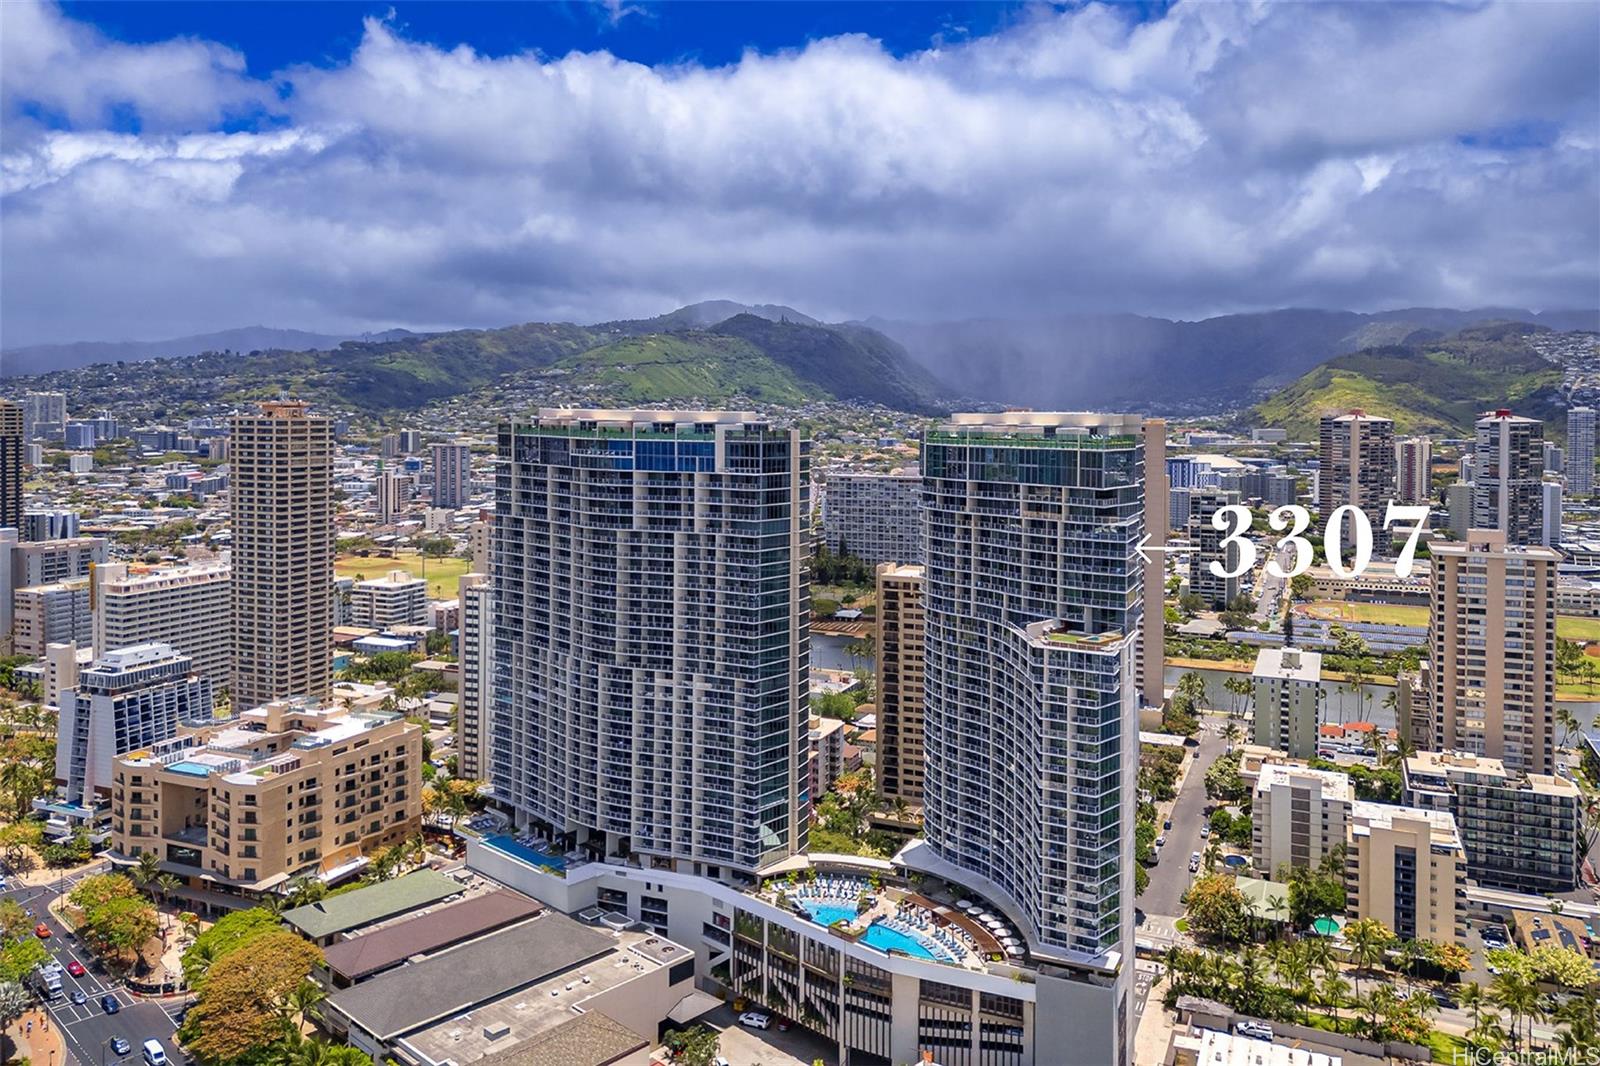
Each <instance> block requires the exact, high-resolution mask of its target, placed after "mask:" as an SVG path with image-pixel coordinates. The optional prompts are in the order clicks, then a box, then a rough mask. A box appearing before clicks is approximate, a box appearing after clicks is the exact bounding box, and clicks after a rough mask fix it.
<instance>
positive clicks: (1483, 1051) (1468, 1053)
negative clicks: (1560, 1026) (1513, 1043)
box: [1450, 1047, 1600, 1066]
mask: <svg viewBox="0 0 1600 1066" xmlns="http://www.w3.org/2000/svg"><path fill="white" fill-rule="evenodd" d="M1450 1061H1451V1063H1452V1064H1454V1066H1600V1047H1585V1048H1567V1049H1565V1050H1560V1049H1556V1048H1541V1049H1534V1050H1529V1051H1496V1050H1494V1049H1492V1048H1468V1049H1464V1050H1460V1051H1452V1052H1450Z"/></svg>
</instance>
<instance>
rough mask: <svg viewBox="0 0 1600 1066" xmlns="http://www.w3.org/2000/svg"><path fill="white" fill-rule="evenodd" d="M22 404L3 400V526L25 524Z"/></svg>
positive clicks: (0, 521) (0, 404)
mask: <svg viewBox="0 0 1600 1066" xmlns="http://www.w3.org/2000/svg"><path fill="white" fill-rule="evenodd" d="M24 443H25V441H24V437H23V421H22V405H21V404H17V403H12V402H11V401H10V400H0V527H8V528H12V529H15V528H17V527H19V526H21V525H22V446H23V444H24Z"/></svg>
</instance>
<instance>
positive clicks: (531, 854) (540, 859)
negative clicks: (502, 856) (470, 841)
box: [483, 833, 567, 870]
mask: <svg viewBox="0 0 1600 1066" xmlns="http://www.w3.org/2000/svg"><path fill="white" fill-rule="evenodd" d="M483 842H484V844H486V845H487V846H489V847H491V848H493V849H495V850H496V851H503V852H505V853H506V854H507V855H510V856H511V857H512V858H514V859H521V860H522V861H523V862H526V863H530V864H531V865H534V866H542V867H544V868H545V869H547V870H565V869H566V868H567V860H566V859H565V858H563V857H562V856H560V855H551V854H549V853H547V852H543V851H540V850H539V849H538V848H530V847H529V846H528V845H526V844H523V843H521V842H519V841H518V840H517V838H516V837H514V836H512V835H511V834H509V833H500V834H497V835H496V836H492V837H484V838H483Z"/></svg>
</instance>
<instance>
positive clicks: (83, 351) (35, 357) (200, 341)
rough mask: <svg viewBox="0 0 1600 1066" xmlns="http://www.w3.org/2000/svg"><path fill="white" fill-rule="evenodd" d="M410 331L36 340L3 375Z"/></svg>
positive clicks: (318, 346) (1, 369)
mask: <svg viewBox="0 0 1600 1066" xmlns="http://www.w3.org/2000/svg"><path fill="white" fill-rule="evenodd" d="M411 335H412V334H410V332H409V331H408V330H403V329H399V330H389V331H388V332H386V333H382V334H369V335H363V336H353V335H351V334H344V335H337V334H327V333H308V332H306V331H305V330H301V329H273V328H271V327H268V326H244V327H242V328H240V329H227V330H222V331H221V332H219V333H198V334H195V335H194V336H192V337H174V338H173V339H171V340H164V341H78V342H76V343H73V344H34V345H29V346H27V347H23V348H9V349H7V350H6V351H5V352H3V353H0V377H15V376H18V375H22V374H46V373H49V372H50V371H52V370H70V369H71V368H73V367H78V366H89V365H90V364H93V363H116V362H134V361H138V360H144V359H159V358H163V357H170V358H182V357H185V356H191V355H199V354H200V353H201V352H253V351H261V350H266V349H274V348H276V349H284V350H287V351H327V350H329V349H333V348H337V347H339V345H340V344H342V343H344V342H345V341H347V340H391V339H395V338H397V337H402V336H411Z"/></svg>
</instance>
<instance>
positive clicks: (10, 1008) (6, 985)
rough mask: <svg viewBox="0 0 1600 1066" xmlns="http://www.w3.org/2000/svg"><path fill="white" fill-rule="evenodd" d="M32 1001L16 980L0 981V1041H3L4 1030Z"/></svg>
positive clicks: (20, 1015)
mask: <svg viewBox="0 0 1600 1066" xmlns="http://www.w3.org/2000/svg"><path fill="white" fill-rule="evenodd" d="M32 1003H33V997H32V996H30V995H29V994H28V990H27V989H26V988H23V987H22V985H21V984H19V983H18V982H16V981H4V982H0V1042H4V1039H5V1035H6V1030H7V1029H10V1028H11V1026H12V1025H13V1024H14V1023H15V1022H16V1021H17V1019H19V1018H21V1017H22V1015H23V1013H24V1012H26V1011H27V1009H28V1007H29V1005H31V1004H32Z"/></svg>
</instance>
